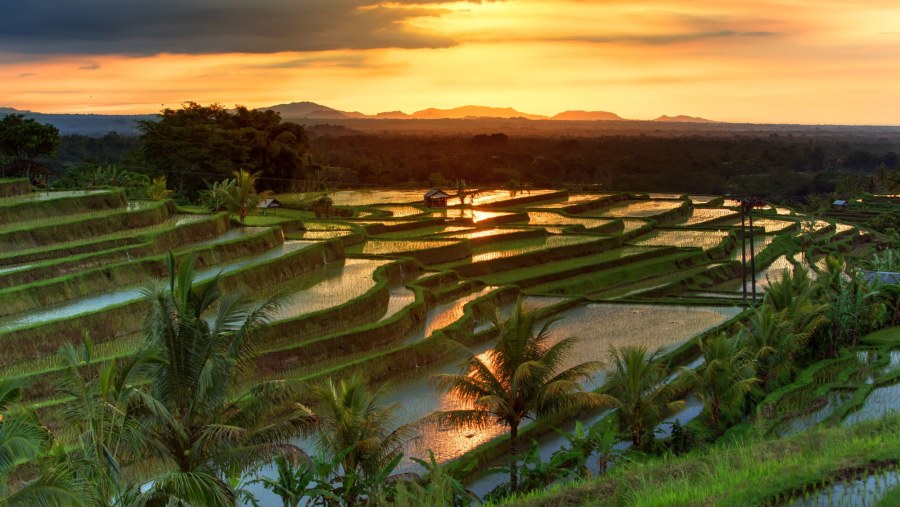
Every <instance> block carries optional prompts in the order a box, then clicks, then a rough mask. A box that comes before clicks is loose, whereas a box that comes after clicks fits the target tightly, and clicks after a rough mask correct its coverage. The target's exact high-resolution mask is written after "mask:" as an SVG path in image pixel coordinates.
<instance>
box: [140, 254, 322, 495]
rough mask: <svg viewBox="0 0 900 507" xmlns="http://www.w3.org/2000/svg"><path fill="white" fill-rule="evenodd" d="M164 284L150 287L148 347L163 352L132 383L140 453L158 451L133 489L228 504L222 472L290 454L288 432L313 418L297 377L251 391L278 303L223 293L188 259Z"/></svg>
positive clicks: (170, 259) (171, 268) (242, 469)
mask: <svg viewBox="0 0 900 507" xmlns="http://www.w3.org/2000/svg"><path fill="white" fill-rule="evenodd" d="M168 267H169V271H170V277H169V283H168V287H165V288H156V289H148V291H147V295H148V299H149V302H150V311H149V313H148V315H147V320H146V325H145V332H146V338H147V342H148V343H147V347H148V348H151V349H153V350H154V351H155V353H156V354H157V355H158V356H159V358H160V361H159V362H156V363H154V364H151V365H150V367H149V368H148V378H149V379H150V383H149V385H148V386H146V388H142V389H141V390H139V391H138V392H137V401H136V403H135V407H134V410H135V413H136V416H137V417H138V418H139V419H140V422H141V424H142V426H143V428H144V433H145V435H144V437H145V439H146V442H147V444H146V446H145V447H146V451H145V456H146V457H147V458H155V460H156V461H155V462H154V463H153V464H154V465H155V469H156V470H159V469H161V470H163V471H162V472H161V473H159V474H157V475H155V476H154V477H153V483H152V486H151V487H150V488H149V489H148V490H147V491H143V492H138V493H135V497H136V500H138V501H141V502H151V503H154V502H174V503H176V504H177V503H179V502H181V503H186V504H190V505H194V504H202V505H230V504H233V503H234V501H235V494H234V491H233V490H232V488H231V487H230V485H229V484H228V482H227V481H226V478H227V477H235V476H237V475H239V474H241V473H245V472H247V471H249V470H253V469H255V468H257V467H259V466H261V465H262V464H265V463H269V462H271V460H272V459H273V458H274V457H275V456H277V455H286V456H296V455H298V454H300V451H299V449H298V448H297V447H295V446H294V445H293V444H292V443H291V438H292V437H295V436H297V435H299V434H300V431H301V429H302V428H305V427H306V426H307V425H308V424H310V423H311V422H312V418H311V414H310V412H309V411H308V410H307V409H306V408H305V407H303V406H302V405H300V404H299V403H296V402H295V400H296V399H297V398H298V396H299V394H300V388H301V386H300V384H299V383H295V382H290V381H283V380H282V381H270V382H264V383H260V384H257V385H255V386H253V387H252V388H250V389H249V390H248V391H245V392H243V393H242V392H240V391H239V390H238V388H239V387H240V386H241V385H242V383H243V382H245V381H247V380H248V377H249V374H250V373H251V368H252V367H253V365H254V358H255V352H256V349H257V344H258V341H259V338H260V335H261V333H262V332H263V331H264V330H265V329H266V327H267V322H268V320H269V318H270V316H271V315H272V312H273V310H274V309H275V308H276V307H277V303H276V302H275V300H272V299H270V300H268V301H266V302H264V303H263V304H261V305H255V304H253V303H252V302H250V301H249V300H247V299H245V298H242V297H240V296H237V295H228V296H223V295H222V294H221V293H220V292H219V289H218V284H217V279H213V280H212V281H211V282H209V283H205V284H195V283H194V262H193V259H188V260H186V261H184V262H182V263H181V266H180V268H179V269H178V270H177V272H176V270H175V262H174V259H173V257H172V256H171V254H170V255H169V257H168Z"/></svg>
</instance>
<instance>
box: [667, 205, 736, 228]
mask: <svg viewBox="0 0 900 507" xmlns="http://www.w3.org/2000/svg"><path fill="white" fill-rule="evenodd" d="M736 215H737V212H735V211H734V210H732V209H728V208H694V210H693V212H692V213H691V216H690V217H688V219H687V220H685V221H683V222H680V223H679V225H684V226H692V225H700V224H707V223H711V222H717V221H720V220H722V221H725V220H729V219H732V218H734V217H735V216H736Z"/></svg>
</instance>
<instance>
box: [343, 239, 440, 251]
mask: <svg viewBox="0 0 900 507" xmlns="http://www.w3.org/2000/svg"><path fill="white" fill-rule="evenodd" d="M456 243H458V241H450V240H443V241H442V240H428V241H413V240H377V239H376V240H369V241H366V242H365V243H364V244H363V245H362V246H360V247H357V246H354V247H351V249H350V252H351V253H359V254H363V255H393V254H397V253H401V252H414V251H416V250H430V249H432V248H438V247H442V246H450V245H454V244H456Z"/></svg>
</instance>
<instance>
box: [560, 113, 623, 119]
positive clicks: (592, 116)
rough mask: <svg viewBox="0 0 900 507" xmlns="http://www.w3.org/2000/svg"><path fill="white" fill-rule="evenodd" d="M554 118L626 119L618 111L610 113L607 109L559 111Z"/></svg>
mask: <svg viewBox="0 0 900 507" xmlns="http://www.w3.org/2000/svg"><path fill="white" fill-rule="evenodd" d="M551 119H553V120H569V121H572V120H574V121H612V120H624V118H622V117H621V116H619V115H617V114H616V113H610V112H607V111H565V112H562V113H559V114H557V115H555V116H553V118H551Z"/></svg>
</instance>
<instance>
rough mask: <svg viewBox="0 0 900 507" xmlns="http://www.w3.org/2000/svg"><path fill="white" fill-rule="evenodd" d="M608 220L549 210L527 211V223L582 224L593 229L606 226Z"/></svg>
mask: <svg viewBox="0 0 900 507" xmlns="http://www.w3.org/2000/svg"><path fill="white" fill-rule="evenodd" d="M610 222H611V221H610V220H604V219H598V218H576V217H571V216H566V215H563V214H560V213H555V212H549V211H529V212H528V224H529V225H566V226H582V227H584V228H585V229H595V228H597V227H603V226H606V225H608V224H609V223H610Z"/></svg>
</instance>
